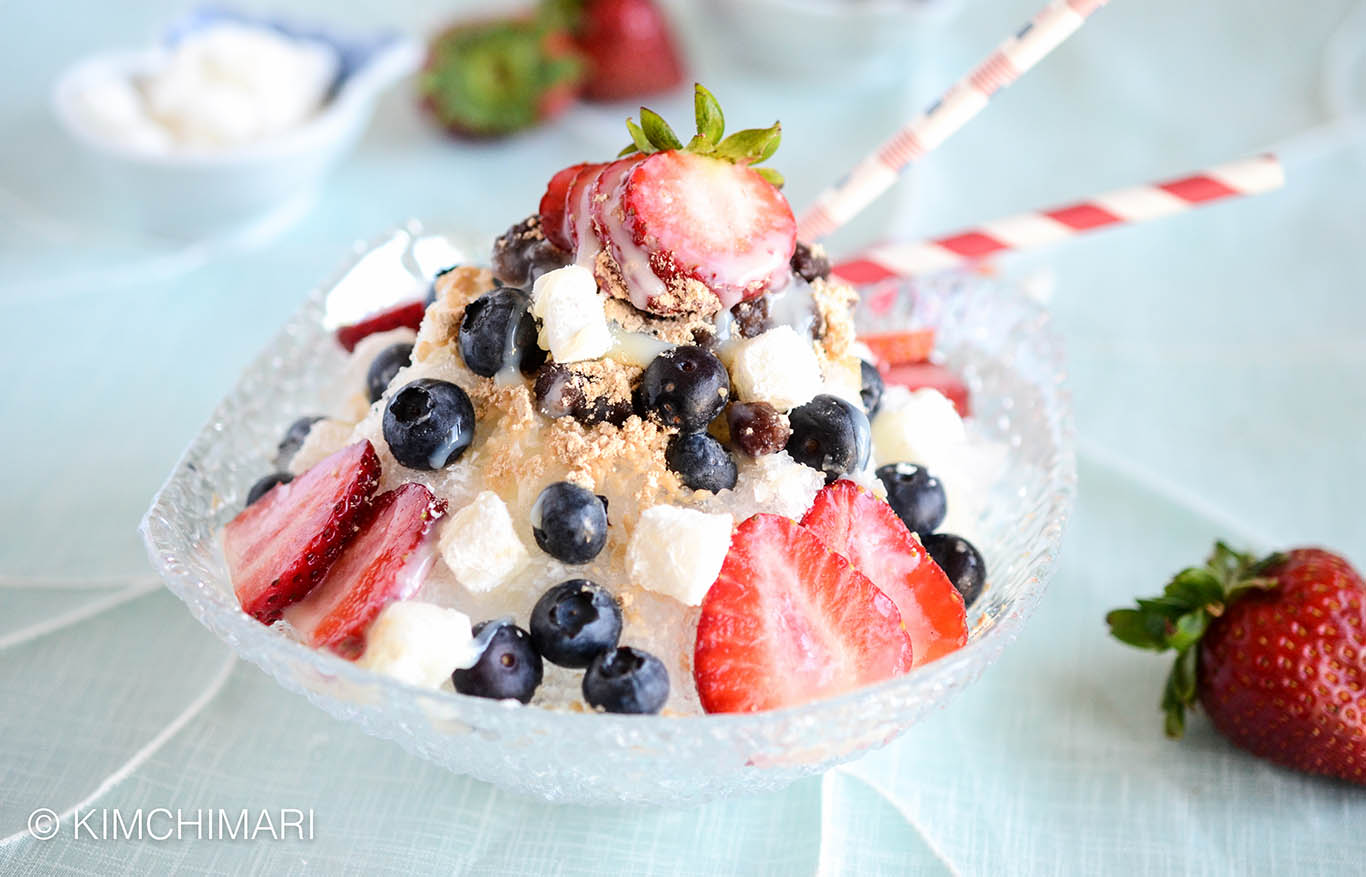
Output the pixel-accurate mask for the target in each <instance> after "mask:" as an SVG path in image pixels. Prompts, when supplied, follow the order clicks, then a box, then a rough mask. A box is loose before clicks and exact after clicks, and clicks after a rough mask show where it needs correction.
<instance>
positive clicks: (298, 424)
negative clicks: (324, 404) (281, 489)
mask: <svg viewBox="0 0 1366 877" xmlns="http://www.w3.org/2000/svg"><path fill="white" fill-rule="evenodd" d="M322 419H323V418H322V415H321V414H316V415H313V416H311V417H300V418H299V419H298V420H296V421H294V422H293V423H291V424H290V425H289V429H287V430H285V436H284V438H282V439H280V445H279V447H277V448H276V449H275V465H276V466H279V467H280V468H281V469H283V468H285V467H286V466H288V465H289V461H290V460H292V459H294V455H295V454H297V453H298V452H299V448H301V447H303V445H304V440H305V439H307V438H308V431H309V430H310V429H312V428H313V424H315V423H317V422H318V421H319V420H322Z"/></svg>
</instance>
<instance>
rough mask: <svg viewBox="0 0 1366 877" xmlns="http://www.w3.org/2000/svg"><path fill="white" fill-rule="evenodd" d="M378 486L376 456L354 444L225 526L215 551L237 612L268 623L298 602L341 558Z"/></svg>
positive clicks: (363, 444) (366, 444) (367, 445)
mask: <svg viewBox="0 0 1366 877" xmlns="http://www.w3.org/2000/svg"><path fill="white" fill-rule="evenodd" d="M378 485H379V456H378V455H377V454H375V449H374V447H372V446H371V444H370V442H368V441H359V442H356V443H355V444H354V445H349V446H347V447H345V448H342V449H341V450H340V451H337V452H336V453H335V454H333V455H332V456H330V457H328V458H327V459H325V460H323V461H322V462H320V463H318V464H317V465H315V466H314V467H313V468H312V469H309V470H308V471H307V472H305V473H304V474H302V475H300V476H299V477H298V478H295V479H294V480H293V481H291V482H289V483H288V484H280V485H277V486H276V487H275V488H274V489H272V490H270V491H269V492H267V493H266V495H265V496H263V497H261V498H260V499H259V500H257V501H256V502H254V503H252V504H251V505H249V506H247V507H246V508H245V509H243V510H242V511H241V513H240V514H238V516H237V517H235V518H233V519H232V520H231V521H229V522H228V525H227V526H226V527H224V528H223V553H224V555H225V556H226V558H227V561H228V575H229V577H230V578H231V579H232V585H233V590H234V591H235V592H236V593H237V602H239V603H241V604H242V611H243V612H246V613H247V614H248V615H250V616H252V617H253V618H255V619H257V620H258V621H260V622H261V623H262V624H272V623H274V622H275V621H276V620H277V619H278V618H279V617H280V613H281V611H282V610H283V609H284V608H285V607H286V606H289V605H290V604H291V603H294V602H296V601H298V600H300V599H302V598H303V596H304V595H305V594H307V593H308V592H309V591H310V590H311V589H312V588H313V587H314V586H315V585H317V584H318V582H320V581H321V580H322V578H323V575H324V574H325V573H326V572H327V570H328V568H329V567H330V566H331V565H332V563H333V562H334V561H335V560H336V559H337V556H338V555H339V554H341V552H342V548H343V546H344V545H345V543H346V542H347V540H349V539H350V538H351V534H352V533H353V532H355V524H356V519H357V518H358V517H359V516H360V514H361V513H362V512H364V510H365V509H366V507H367V506H368V505H369V502H370V495H371V494H373V493H374V492H375V488H376V487H377V486H378Z"/></svg>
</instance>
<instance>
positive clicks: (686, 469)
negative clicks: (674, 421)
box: [664, 432, 736, 493]
mask: <svg viewBox="0 0 1366 877" xmlns="http://www.w3.org/2000/svg"><path fill="white" fill-rule="evenodd" d="M664 462H665V463H667V464H668V465H669V468H670V469H672V470H673V471H674V472H676V473H677V474H678V477H679V479H680V480H681V481H682V482H683V483H684V484H686V485H687V486H688V487H691V488H692V489H693V490H710V491H711V492H712V493H716V492H717V491H720V490H727V489H729V488H731V487H734V486H735V478H736V470H735V461H734V460H732V459H731V457H730V454H728V453H726V449H725V448H724V447H722V446H721V443H720V442H718V441H717V440H716V439H714V438H712V437H711V436H710V435H707V434H706V433H705V432H685V433H680V434H678V435H676V436H674V437H673V438H671V439H669V445H668V447H667V448H665V449H664Z"/></svg>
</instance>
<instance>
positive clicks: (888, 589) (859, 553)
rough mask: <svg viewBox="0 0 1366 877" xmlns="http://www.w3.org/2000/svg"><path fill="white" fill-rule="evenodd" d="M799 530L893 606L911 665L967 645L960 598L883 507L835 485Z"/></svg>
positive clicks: (853, 488)
mask: <svg viewBox="0 0 1366 877" xmlns="http://www.w3.org/2000/svg"><path fill="white" fill-rule="evenodd" d="M802 526H803V527H806V528H807V529H808V530H810V531H811V532H812V533H814V534H815V535H816V536H817V537H819V538H820V540H821V541H822V542H824V543H825V545H826V547H827V548H829V549H830V550H831V551H834V552H836V553H837V554H840V555H842V556H843V557H845V558H846V559H848V561H849V562H850V563H852V564H853V565H854V567H855V568H856V569H858V570H859V571H860V572H862V573H863V574H864V575H866V576H867V577H868V578H869V579H870V580H871V581H872V582H873V584H875V585H877V586H878V588H880V589H881V590H882V591H883V593H885V594H886V595H887V596H888V597H890V598H891V599H892V601H893V602H894V603H896V607H897V609H898V610H899V611H900V613H901V620H902V621H903V622H904V623H905V625H906V628H905V629H906V634H907V636H909V637H910V639H911V645H912V646H913V647H914V649H915V666H917V667H918V666H920V665H921V664H924V663H927V662H929V661H933V660H934V659H935V658H938V657H940V656H942V655H946V654H948V653H949V652H952V651H954V650H956V649H958V648H960V647H962V646H963V645H964V644H965V643H966V642H967V641H968V628H967V615H966V612H965V610H964V608H963V598H962V596H960V595H959V593H958V591H956V590H954V587H953V584H952V583H951V582H950V581H949V579H948V577H947V576H946V575H945V574H944V572H943V571H942V570H941V569H940V568H939V567H938V566H937V565H936V564H935V562H934V561H933V560H932V559H931V558H930V556H929V554H928V553H927V552H926V551H925V549H924V548H923V547H921V545H920V543H919V542H917V541H916V540H915V538H914V537H913V536H912V535H911V533H910V531H908V530H907V529H906V525H905V524H903V523H901V519H900V518H898V517H897V516H896V513H895V512H893V511H892V508H891V506H889V505H887V503H885V502H883V501H882V500H880V499H878V498H877V497H875V496H873V495H872V494H871V493H869V492H868V491H866V490H864V489H862V488H861V487H859V486H858V485H856V484H853V483H852V482H849V481H837V482H835V483H834V484H832V485H830V486H828V487H826V488H825V489H824V490H822V491H821V492H820V493H819V494H817V496H816V501H815V502H814V503H812V505H811V510H810V511H808V512H807V513H806V517H804V518H802Z"/></svg>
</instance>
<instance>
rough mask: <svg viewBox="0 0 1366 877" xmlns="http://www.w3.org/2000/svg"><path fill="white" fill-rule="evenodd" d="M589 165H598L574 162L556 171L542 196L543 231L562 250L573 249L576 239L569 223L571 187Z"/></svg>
mask: <svg viewBox="0 0 1366 877" xmlns="http://www.w3.org/2000/svg"><path fill="white" fill-rule="evenodd" d="M588 167H597V165H589V164H588V163H586V162H585V163H582V164H572V165H570V166H569V167H567V168H565V169H563V170H560V171H556V172H555V175H554V176H553V177H551V178H550V182H549V183H547V184H546V187H545V194H544V195H542V196H541V206H540V213H541V233H542V234H544V235H545V236H546V238H547V239H548V240H549V241H550V242H551V243H552V244H554V245H555V246H557V247H559V248H560V249H562V250H569V251H571V252H572V251H573V249H574V241H573V238H572V237H571V233H570V230H569V224H568V217H567V215H566V214H567V211H568V199H569V189H570V186H572V185H573V183H574V180H575V178H577V177H578V175H579V173H580V172H581V171H583V170H584V168H588Z"/></svg>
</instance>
